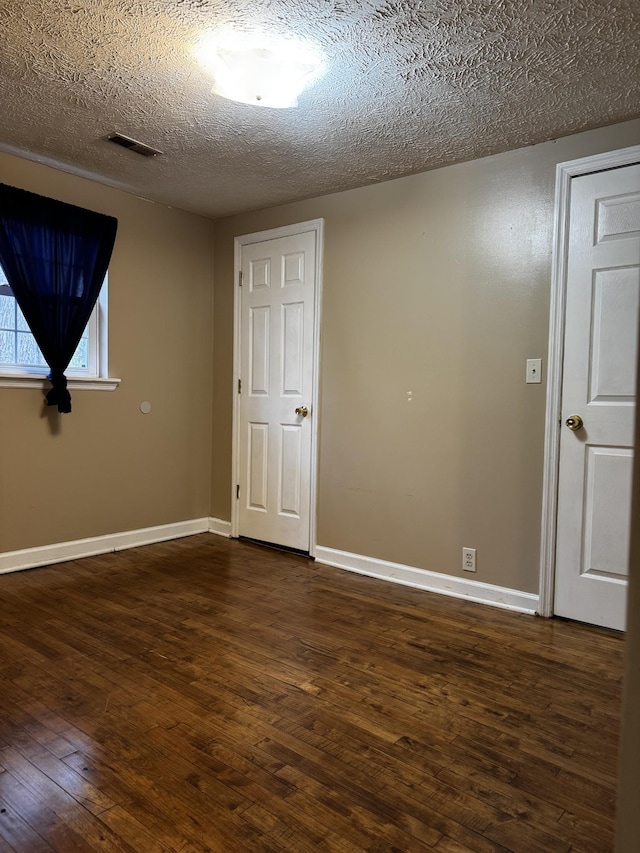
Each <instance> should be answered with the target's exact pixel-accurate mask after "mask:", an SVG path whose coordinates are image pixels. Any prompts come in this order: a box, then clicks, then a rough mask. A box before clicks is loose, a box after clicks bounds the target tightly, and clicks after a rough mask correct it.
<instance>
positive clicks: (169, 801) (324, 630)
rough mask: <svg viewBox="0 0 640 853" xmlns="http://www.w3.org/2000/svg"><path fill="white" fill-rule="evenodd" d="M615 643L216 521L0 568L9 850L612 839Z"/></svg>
mask: <svg viewBox="0 0 640 853" xmlns="http://www.w3.org/2000/svg"><path fill="white" fill-rule="evenodd" d="M622 649H623V640H622V638H621V637H619V636H616V635H614V634H611V633H607V632H605V631H599V630H596V629H590V628H587V627H583V626H580V625H575V624H569V623H564V622H560V621H548V620H543V619H536V618H534V617H530V616H523V615H518V614H513V613H508V612H505V611H502V610H497V609H494V608H491V607H485V606H482V605H474V604H470V603H467V602H462V601H457V600H455V599H449V598H445V597H441V596H437V595H430V594H428V593H424V592H420V591H417V590H413V589H409V588H406V587H402V586H395V585H389V584H386V583H384V582H381V581H376V580H372V579H369V578H365V577H360V576H358V575H352V574H348V573H346V572H341V571H339V570H336V569H331V568H328V567H326V566H321V565H317V564H314V563H313V562H310V561H308V560H306V559H304V558H302V557H297V556H292V555H287V554H278V553H276V552H273V551H268V550H262V549H260V548H258V547H255V546H252V545H248V544H245V543H240V542H234V541H228V540H225V539H223V538H220V537H216V536H213V535H208V534H205V535H202V536H195V537H192V538H189V539H182V540H178V541H175V542H169V543H164V544H160V545H152V546H148V547H145V548H139V549H135V550H131V551H123V552H120V553H117V554H109V555H105V556H101V557H93V558H89V559H86V560H82V561H77V562H69V563H65V564H60V565H57V566H51V567H47V568H41V569H36V570H33V571H28V572H21V573H17V574H11V575H4V576H1V577H0V655H1V657H0V679H1V681H0V851H2V853H4V851H19V853H40V851H51V850H55V851H59V853H75V851H116V850H117V851H139V853H170V851H173V853H178V851H180V853H196V851H199V853H202V851H224V853H244V851H247V853H250V851H295V853H311V851H314V853H315V851H323V850H324V851H359V850H369V851H372V853H383V851H404V853H410V851H422V850H436V851H439V853H445V851H447V853H454V851H455V853H461V851H469V850H471V851H475V853H485V851H487V853H488V851H504V850H509V851H514V853H531V851H544V853H553V851H568V850H575V851H583V853H589V851H591V852H592V853H595V851H597V853H602V852H603V851H610V850H612V849H613V817H614V799H615V776H616V749H617V739H618V724H619V712H620V693H621V678H622Z"/></svg>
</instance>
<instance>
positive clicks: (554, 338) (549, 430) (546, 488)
mask: <svg viewBox="0 0 640 853" xmlns="http://www.w3.org/2000/svg"><path fill="white" fill-rule="evenodd" d="M638 162H640V145H632V146H631V147H629V148H621V149H619V150H617V151H610V152H607V153H605V154H594V155H592V156H590V157H583V158H581V159H580V160H569V161H567V162H565V163H558V165H557V166H556V194H555V207H554V223H553V250H552V262H551V263H552V265H551V307H550V312H549V351H548V355H547V401H546V414H545V433H544V474H543V486H542V529H541V541H540V589H539V602H538V614H539V615H540V616H553V613H554V609H553V604H554V592H555V570H556V565H555V561H556V536H557V511H558V479H559V468H560V428H561V420H560V418H561V403H562V362H563V358H564V332H565V305H566V289H567V255H568V249H569V213H570V208H571V180H572V178H577V177H579V176H580V175H588V174H591V173H593V172H605V171H608V170H610V169H617V168H620V167H621V166H630V165H632V164H634V163H638Z"/></svg>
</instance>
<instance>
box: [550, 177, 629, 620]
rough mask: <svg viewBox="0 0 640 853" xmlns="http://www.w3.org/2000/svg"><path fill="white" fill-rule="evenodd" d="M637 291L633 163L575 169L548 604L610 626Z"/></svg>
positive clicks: (623, 512) (621, 592)
mask: <svg viewBox="0 0 640 853" xmlns="http://www.w3.org/2000/svg"><path fill="white" fill-rule="evenodd" d="M639 297H640V165H637V166H626V167H624V168H620V169H613V170H610V171H607V172H599V173H596V174H593V175H585V176H582V177H577V178H574V179H573V180H572V182H571V207H570V236H569V249H568V257H567V292H566V322H565V340H564V363H563V385H562V413H561V439H560V470H559V486H558V521H557V545H556V582H555V606H554V609H555V613H556V614H557V615H559V616H565V617H569V618H572V619H577V620H580V621H583V622H590V623H593V624H596V625H601V626H604V627H609V628H616V629H623V628H624V624H625V606H626V586H627V563H628V552H629V534H630V509H631V480H632V468H633V429H634V414H635V394H636V358H637V355H636V353H637V342H638V313H639V305H640V299H639ZM567 421H569V425H567ZM571 426H573V427H578V428H577V429H571V428H570V427H571Z"/></svg>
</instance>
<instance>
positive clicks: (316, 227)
mask: <svg viewBox="0 0 640 853" xmlns="http://www.w3.org/2000/svg"><path fill="white" fill-rule="evenodd" d="M308 231H314V232H315V235H316V268H315V275H316V281H315V305H314V329H313V393H312V395H311V411H312V412H313V413H314V417H313V418H312V431H311V478H310V484H309V487H310V491H311V494H310V504H309V554H310V555H311V556H312V557H313V556H315V552H316V514H317V502H318V427H319V421H320V418H319V412H320V406H319V400H320V394H319V389H320V320H321V311H322V274H323V256H324V219H310V220H308V221H307V222H296V223H295V224H293V225H285V226H283V227H281V228H271V229H269V230H268V231H256V232H254V233H253V234H243V235H242V236H240V237H236V238H235V240H234V263H233V292H234V300H233V327H234V333H233V385H232V394H233V429H232V447H231V472H232V482H231V536H233V537H237V536H238V501H237V499H236V486H237V484H238V483H239V482H240V440H239V430H240V422H239V421H240V400H239V396H240V395H239V394H238V393H237V390H238V380H239V379H240V295H241V294H240V287H239V284H238V281H239V274H240V270H241V269H242V247H243V246H247V245H250V244H252V243H261V242H263V241H265V240H277V239H279V238H281V237H292V236H294V235H295V234H305V233H306V232H308Z"/></svg>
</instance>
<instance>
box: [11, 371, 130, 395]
mask: <svg viewBox="0 0 640 853" xmlns="http://www.w3.org/2000/svg"><path fill="white" fill-rule="evenodd" d="M121 381H122V380H121V379H111V378H108V379H105V378H103V377H101V376H87V377H86V378H85V377H83V376H69V377H68V378H67V388H68V389H69V391H115V390H116V388H117V387H118V385H119V384H120V382H121ZM50 387H51V384H50V382H49V381H48V380H47V379H46V377H44V376H36V375H35V374H27V373H23V374H20V373H15V374H9V373H5V374H4V375H0V388H35V389H38V390H40V391H48V390H49V388H50Z"/></svg>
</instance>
